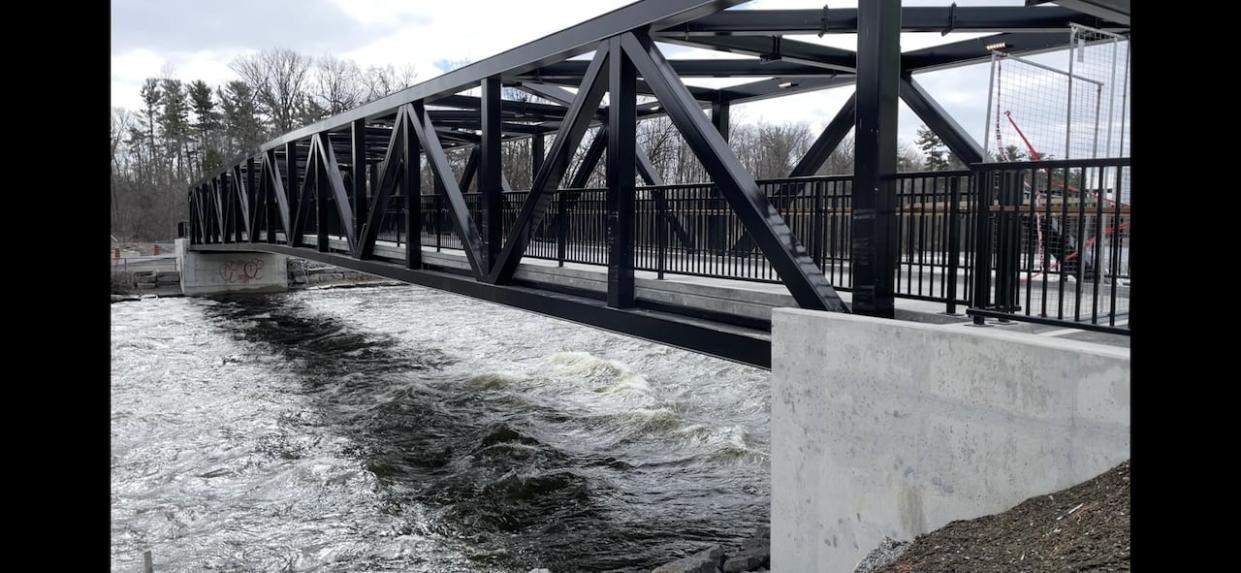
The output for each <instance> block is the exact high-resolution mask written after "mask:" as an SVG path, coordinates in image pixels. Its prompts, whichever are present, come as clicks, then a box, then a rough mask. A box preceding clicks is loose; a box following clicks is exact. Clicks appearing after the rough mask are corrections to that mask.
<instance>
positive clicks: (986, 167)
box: [972, 157, 1131, 171]
mask: <svg viewBox="0 0 1241 573" xmlns="http://www.w3.org/2000/svg"><path fill="white" fill-rule="evenodd" d="M1130 163H1131V158H1129V157H1100V158H1095V159H1040V160H1038V161H989V162H984V163H974V164H973V165H972V167H973V168H974V169H977V170H979V171H1006V170H1012V169H1046V168H1057V167H1128V166H1129V165H1130Z"/></svg>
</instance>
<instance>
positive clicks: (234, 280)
mask: <svg viewBox="0 0 1241 573" xmlns="http://www.w3.org/2000/svg"><path fill="white" fill-rule="evenodd" d="M186 246H187V245H186V239H177V266H178V267H179V268H180V269H181V292H182V294H185V295H187V296H200V295H213V294H233V293H270V292H284V291H287V290H289V275H288V270H287V269H288V257H286V256H285V255H277V254H272V253H259V252H245V253H197V252H193V251H189V250H187V249H186Z"/></svg>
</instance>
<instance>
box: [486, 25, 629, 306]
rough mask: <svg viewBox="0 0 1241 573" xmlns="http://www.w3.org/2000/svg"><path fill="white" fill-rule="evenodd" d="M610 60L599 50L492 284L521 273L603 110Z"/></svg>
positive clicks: (537, 176) (498, 261)
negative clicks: (534, 233) (533, 237)
mask: <svg viewBox="0 0 1241 573" xmlns="http://www.w3.org/2000/svg"><path fill="white" fill-rule="evenodd" d="M607 59H608V50H607V42H603V43H602V45H600V46H598V47H597V49H596V51H595V57H594V59H592V60H591V62H590V67H589V68H588V69H587V70H586V75H585V76H584V77H583V78H582V84H581V85H580V86H579V87H578V90H577V96H576V97H575V98H574V99H573V105H572V106H570V107H569V110H568V111H567V112H565V121H564V122H563V123H561V124H560V128H559V129H558V130H557V131H556V139H555V140H553V141H552V149H551V152H550V153H549V154H548V157H547V158H546V159H545V160H544V161H543V165H542V166H541V168H540V169H539V172H538V173H537V174H535V176H534V182H533V183H532V184H531V186H530V193H529V194H528V195H527V197H526V201H525V203H524V204H523V205H522V208H521V212H520V213H518V215H517V221H516V222H515V223H514V224H513V228H512V229H510V230H509V233H508V237H507V239H506V240H505V242H504V249H503V250H502V251H501V252H500V256H499V257H498V258H497V259H496V265H495V267H494V268H493V269H492V271H491V274H490V276H489V277H488V281H489V282H492V283H507V282H510V281H512V279H513V273H514V272H516V271H517V264H518V263H519V262H520V261H521V257H522V255H523V254H524V253H525V250H526V246H527V245H528V244H529V241H530V230H531V229H534V228H536V227H538V225H539V223H540V222H542V221H543V216H544V215H545V214H546V213H547V207H548V205H549V204H550V203H551V195H552V194H551V193H549V191H550V190H552V189H553V188H555V187H556V186H558V185H559V184H560V181H561V179H562V178H563V177H564V173H565V170H566V169H568V165H569V161H570V159H571V158H572V156H573V152H574V150H576V149H577V146H578V144H579V143H581V140H582V135H583V134H584V133H585V132H586V128H587V127H588V126H589V125H590V121H591V118H592V117H593V116H594V112H595V110H597V109H599V102H601V101H602V100H603V92H604V91H606V90H607V87H608V86H607V83H608V80H607V76H606V75H605V74H604V66H605V64H607Z"/></svg>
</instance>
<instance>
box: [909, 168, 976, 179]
mask: <svg viewBox="0 0 1241 573" xmlns="http://www.w3.org/2000/svg"><path fill="white" fill-rule="evenodd" d="M973 174H974V172H973V171H971V170H969V169H946V170H943V171H902V172H899V173H897V174H896V175H894V176H893V177H895V178H896V179H918V178H922V177H965V176H969V175H973Z"/></svg>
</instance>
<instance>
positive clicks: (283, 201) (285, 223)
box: [263, 149, 293, 237]
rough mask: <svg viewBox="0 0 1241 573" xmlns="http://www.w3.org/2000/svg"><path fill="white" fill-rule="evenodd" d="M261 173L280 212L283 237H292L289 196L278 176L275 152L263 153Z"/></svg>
mask: <svg viewBox="0 0 1241 573" xmlns="http://www.w3.org/2000/svg"><path fill="white" fill-rule="evenodd" d="M263 171H264V172H266V173H267V179H268V181H269V183H268V184H269V185H270V189H271V192H272V194H274V195H275V196H276V205H277V206H278V209H279V212H280V227H281V229H283V230H284V236H285V237H292V236H293V228H292V227H291V226H290V223H289V217H290V214H289V196H288V194H287V193H286V192H285V190H284V179H283V178H282V177H281V176H280V165H279V163H277V162H276V150H274V149H269V150H267V151H265V152H263Z"/></svg>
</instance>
